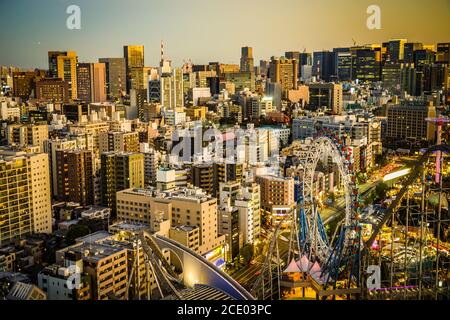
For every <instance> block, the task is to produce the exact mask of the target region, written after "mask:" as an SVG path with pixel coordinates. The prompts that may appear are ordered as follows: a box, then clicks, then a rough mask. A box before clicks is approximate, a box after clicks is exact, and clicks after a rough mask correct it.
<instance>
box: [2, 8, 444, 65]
mask: <svg viewBox="0 0 450 320" xmlns="http://www.w3.org/2000/svg"><path fill="white" fill-rule="evenodd" d="M2 2H3V1H2ZM107 3H108V6H105V1H104V0H100V1H95V3H93V2H87V1H83V0H78V1H68V0H59V1H54V0H44V1H39V2H38V3H37V2H30V1H25V0H19V1H14V2H7V1H5V2H3V3H2V7H3V8H4V10H2V13H5V16H4V17H2V19H0V38H2V39H4V41H5V42H7V43H8V44H9V45H8V46H5V48H4V50H2V51H1V52H0V61H1V63H2V64H3V65H11V66H17V67H21V68H35V67H37V68H47V67H48V65H47V59H46V56H47V54H46V53H47V51H51V50H73V51H76V52H77V53H78V55H79V61H80V62H96V61H97V60H98V58H103V57H121V56H122V50H123V46H124V45H134V44H136V45H144V46H145V64H146V65H147V66H157V65H158V62H159V59H160V41H161V40H163V41H164V45H165V54H166V57H167V58H168V59H171V60H172V61H173V63H174V65H181V64H182V63H183V60H188V59H190V60H191V61H192V62H193V63H195V64H206V63H208V62H210V61H215V60H219V61H221V62H223V63H239V58H240V48H241V47H243V46H245V45H248V46H251V47H253V49H254V57H255V61H259V60H260V59H269V58H270V57H271V56H281V55H283V54H284V52H285V51H291V50H296V51H303V50H305V49H306V50H307V51H308V52H312V51H320V50H331V49H332V48H334V47H349V46H352V45H353V44H354V43H353V41H355V42H356V43H357V44H358V45H364V44H369V43H381V42H384V41H388V40H389V39H397V38H406V39H408V40H409V41H412V42H414V41H422V42H424V43H425V44H436V43H438V42H444V41H446V38H445V37H446V30H448V29H449V28H448V27H449V26H450V24H449V22H448V21H447V20H446V19H445V17H446V12H448V10H445V9H446V8H447V9H450V1H449V0H436V1H433V2H432V3H424V2H423V1H413V2H411V1H406V0H400V1H396V2H395V3H389V1H385V0H381V1H378V3H377V5H379V6H380V9H381V21H382V27H381V30H369V29H368V28H367V26H366V20H367V18H368V16H369V15H368V14H367V13H366V9H367V7H368V6H369V5H372V4H373V3H372V1H366V0H364V1H358V3H357V4H355V3H354V2H352V1H348V0H345V1H341V2H339V3H337V2H332V1H329V0H320V1H314V3H309V2H305V1H294V0H284V1H283V3H282V5H280V4H279V3H270V2H268V1H265V0H264V1H253V0H252V1H247V2H245V3H239V5H240V6H239V7H238V8H240V10H237V11H236V10H235V9H236V6H235V4H237V1H235V0H232V1H231V2H230V1H229V2H228V3H227V4H226V5H222V4H220V3H219V2H208V3H202V1H200V0H194V1H189V2H186V3H184V2H181V1H179V0H171V1H165V2H162V3H154V2H148V1H142V0H136V1H134V5H133V6H131V7H127V9H128V10H129V12H125V13H123V12H124V11H123V9H124V7H123V4H122V3H121V2H119V1H116V0H113V1H108V2H107ZM72 4H75V5H78V6H79V7H80V9H81V30H69V29H67V27H66V19H67V18H68V16H69V15H68V14H67V13H66V8H67V7H68V6H69V5H72ZM327 6H328V7H329V9H330V10H324V9H323V8H324V7H327ZM292 8H298V10H292ZM44 9H45V10H44ZM197 9H198V10H197ZM218 10H220V12H221V16H222V17H223V20H224V22H223V23H221V22H220V20H219V22H218V23H216V24H212V22H213V21H214V22H216V21H217V20H216V19H213V18H208V17H211V16H212V15H213V14H214V13H215V12H219V11H218ZM274 10H275V11H276V10H278V12H279V13H280V14H277V15H274V14H273V12H275V11H274ZM147 12H148V15H146V13H147ZM186 12H189V13H190V15H186V14H185V13H186ZM297 12H298V14H297ZM317 12H319V13H322V14H323V19H319V23H317V21H316V20H312V17H315V16H317V15H315V14H309V13H317ZM7 13H9V14H7ZM122 13H123V17H120V14H122ZM350 16H352V17H354V19H349V17H350ZM36 17H40V18H39V19H38V18H36ZM110 17H113V19H111V18H110ZM205 17H206V18H205ZM229 17H230V18H229ZM117 19H119V21H120V19H123V23H124V24H126V26H127V27H123V24H121V23H117ZM183 19H185V22H184V24H183V23H182V24H179V22H180V21H183ZM226 21H230V23H225V22H226ZM231 21H232V23H231ZM254 21H257V22H256V24H257V26H258V24H259V25H260V27H259V28H258V27H257V26H256V27H255V26H254V25H252V23H255V22H254ZM24 22H25V23H24ZM322 22H323V23H322ZM315 23H316V24H317V26H315V25H314V24H315ZM412 23H414V25H415V28H413V29H412V28H410V27H409V26H410V25H411V24H412ZM99 26H100V27H99ZM214 26H216V28H214ZM336 26H338V27H337V28H336ZM8 30H15V32H14V33H13V32H8ZM130 30H131V32H130ZM112 34H113V35H114V37H111V35H112ZM280 34H283V35H284V36H283V37H280V36H278V35H280ZM17 35H20V37H18V36H17ZM44 35H45V36H44ZM184 39H189V41H183V40H184ZM217 40H219V41H217Z"/></svg>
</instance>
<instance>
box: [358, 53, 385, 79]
mask: <svg viewBox="0 0 450 320" xmlns="http://www.w3.org/2000/svg"><path fill="white" fill-rule="evenodd" d="M352 73H353V74H352V79H353V80H359V81H362V82H377V81H380V80H381V49H380V48H352Z"/></svg>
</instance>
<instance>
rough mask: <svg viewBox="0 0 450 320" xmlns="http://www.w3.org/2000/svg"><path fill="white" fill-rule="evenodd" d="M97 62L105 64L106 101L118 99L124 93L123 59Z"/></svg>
mask: <svg viewBox="0 0 450 320" xmlns="http://www.w3.org/2000/svg"><path fill="white" fill-rule="evenodd" d="M98 62H100V63H104V64H105V73H106V94H107V97H108V99H110V100H114V99H120V98H121V97H122V96H123V94H124V93H125V92H126V89H127V88H126V86H127V81H126V80H127V77H126V75H127V71H126V66H125V59H124V58H101V59H98Z"/></svg>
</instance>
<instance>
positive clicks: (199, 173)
mask: <svg viewBox="0 0 450 320" xmlns="http://www.w3.org/2000/svg"><path fill="white" fill-rule="evenodd" d="M191 174H192V177H191V179H192V180H191V181H192V184H193V185H194V186H195V187H198V188H201V189H202V190H203V191H204V192H206V193H207V194H210V195H212V194H213V192H214V167H213V164H212V163H201V164H195V165H193V166H192V169H191ZM214 194H215V193H214Z"/></svg>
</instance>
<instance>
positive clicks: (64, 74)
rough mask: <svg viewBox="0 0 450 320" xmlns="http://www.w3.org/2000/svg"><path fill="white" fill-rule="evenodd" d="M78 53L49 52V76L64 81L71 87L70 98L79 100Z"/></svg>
mask: <svg viewBox="0 0 450 320" xmlns="http://www.w3.org/2000/svg"><path fill="white" fill-rule="evenodd" d="M77 63H78V57H77V53H76V52H74V51H49V52H48V64H49V75H50V77H52V78H60V79H62V80H64V81H65V82H66V83H67V85H68V87H69V97H70V99H72V100H76V99H77V98H78V90H77Z"/></svg>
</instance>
